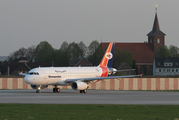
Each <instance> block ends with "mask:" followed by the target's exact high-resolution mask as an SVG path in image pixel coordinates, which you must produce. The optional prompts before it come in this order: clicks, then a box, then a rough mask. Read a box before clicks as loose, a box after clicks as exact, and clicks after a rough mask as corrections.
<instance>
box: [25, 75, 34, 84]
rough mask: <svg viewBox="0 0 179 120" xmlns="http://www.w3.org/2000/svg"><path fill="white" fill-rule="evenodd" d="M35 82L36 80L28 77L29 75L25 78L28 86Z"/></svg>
mask: <svg viewBox="0 0 179 120" xmlns="http://www.w3.org/2000/svg"><path fill="white" fill-rule="evenodd" d="M34 80H35V79H34V78H32V77H31V76H28V75H26V76H25V78H24V81H25V82H26V83H27V84H33V81H34Z"/></svg>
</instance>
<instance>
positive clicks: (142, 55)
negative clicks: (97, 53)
mask: <svg viewBox="0 0 179 120" xmlns="http://www.w3.org/2000/svg"><path fill="white" fill-rule="evenodd" d="M147 36H148V43H122V42H121V43H120V42H116V44H115V49H117V48H120V49H121V50H123V51H124V50H128V51H129V52H131V53H132V54H133V58H134V60H135V62H136V65H137V67H138V73H144V74H145V75H152V74H153V60H154V57H155V53H156V52H157V49H158V48H159V47H160V46H164V45H165V33H163V32H162V31H161V30H160V26H159V21H158V17H157V12H156V14H155V19H154V23H153V28H152V31H151V32H149V33H148V34H147ZM108 44H109V43H104V42H102V43H101V46H102V48H103V50H105V49H106V48H107V46H108Z"/></svg>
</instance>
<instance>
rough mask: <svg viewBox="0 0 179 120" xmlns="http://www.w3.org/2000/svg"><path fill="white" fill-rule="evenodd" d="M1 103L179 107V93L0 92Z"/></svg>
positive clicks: (100, 91) (104, 91) (93, 91)
mask: <svg viewBox="0 0 179 120" xmlns="http://www.w3.org/2000/svg"><path fill="white" fill-rule="evenodd" d="M0 103H28V104H30V103H34V104H123V105H179V92H164V91H163V92H162V91H110V90H88V91H87V93H86V94H85V93H82V94H81V93H79V91H74V90H63V89H62V90H61V91H60V93H53V92H52V90H50V89H45V90H41V93H35V90H0Z"/></svg>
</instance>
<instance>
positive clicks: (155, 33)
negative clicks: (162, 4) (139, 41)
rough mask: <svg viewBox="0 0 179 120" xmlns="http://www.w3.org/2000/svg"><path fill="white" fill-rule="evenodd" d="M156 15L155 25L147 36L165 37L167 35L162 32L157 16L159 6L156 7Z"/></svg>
mask: <svg viewBox="0 0 179 120" xmlns="http://www.w3.org/2000/svg"><path fill="white" fill-rule="evenodd" d="M155 10H156V13H155V19H154V23H153V28H152V31H151V32H149V33H148V34H147V36H165V33H163V32H162V31H161V30H160V26H159V21H158V16H157V5H156V9H155Z"/></svg>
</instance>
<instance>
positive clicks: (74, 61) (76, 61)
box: [69, 57, 92, 67]
mask: <svg viewBox="0 0 179 120" xmlns="http://www.w3.org/2000/svg"><path fill="white" fill-rule="evenodd" d="M69 66H70V67H79V66H80V67H88V66H92V64H91V63H90V62H89V61H88V60H87V59H86V58H84V57H83V58H71V59H70V60H69Z"/></svg>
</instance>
